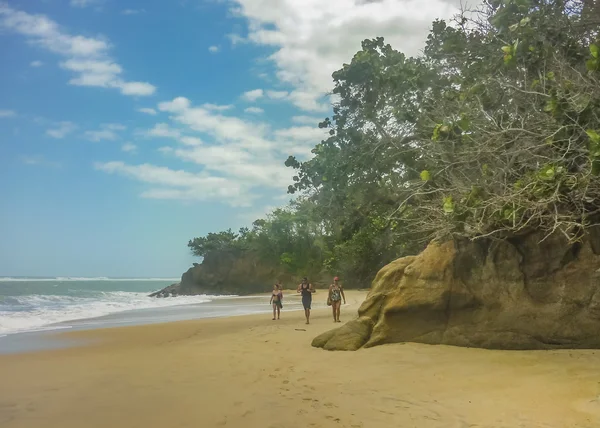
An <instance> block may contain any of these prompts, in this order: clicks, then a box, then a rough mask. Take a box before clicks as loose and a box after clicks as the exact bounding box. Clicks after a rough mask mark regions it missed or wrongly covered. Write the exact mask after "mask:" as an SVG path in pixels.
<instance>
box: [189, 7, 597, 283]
mask: <svg viewBox="0 0 600 428" xmlns="http://www.w3.org/2000/svg"><path fill="white" fill-rule="evenodd" d="M599 29H600V1H599V0H573V1H568V0H488V1H485V2H484V3H483V5H482V6H480V7H479V8H478V9H477V10H464V11H463V12H462V13H461V14H459V15H458V16H457V17H456V18H455V19H454V20H453V21H452V22H445V21H435V22H433V24H432V26H431V30H430V33H429V36H428V37H427V41H426V44H425V48H424V50H423V53H422V55H420V56H418V57H407V56H406V55H404V54H403V53H402V52H399V51H397V50H395V49H394V48H393V47H392V46H390V45H389V44H386V42H385V40H384V39H383V38H381V37H378V38H374V39H369V40H365V41H363V43H362V49H361V50H360V51H358V52H357V53H356V54H355V55H354V57H353V58H352V60H351V61H350V62H349V63H348V64H344V65H343V66H342V67H341V68H340V69H339V70H338V71H336V72H334V73H333V81H334V87H333V90H332V95H333V98H334V99H335V100H336V102H335V104H334V105H333V114H332V115H331V117H328V118H325V119H324V120H323V121H322V122H321V123H320V124H319V127H321V128H324V129H327V130H329V137H328V138H327V139H326V140H324V141H321V142H318V144H316V146H315V148H314V149H313V150H312V153H313V157H312V158H311V159H309V160H307V161H304V162H301V161H298V160H297V159H296V158H295V157H293V156H290V157H289V158H288V159H287V160H285V164H286V166H288V167H290V168H292V169H294V171H295V176H294V177H293V182H292V183H290V185H289V187H288V193H290V194H291V195H293V197H294V198H295V199H294V200H293V201H292V202H290V204H289V205H288V206H286V207H284V208H280V209H276V210H274V211H273V212H272V213H270V214H269V215H267V216H266V218H264V219H258V220H256V221H255V222H254V223H253V224H252V227H251V228H242V229H240V230H239V231H238V232H233V231H231V230H227V231H223V232H219V233H209V234H208V235H206V236H203V237H198V238H194V239H192V240H190V241H189V243H188V246H189V248H190V250H191V251H192V253H193V254H194V255H196V256H199V257H204V258H206V257H207V256H210V257H213V258H215V257H217V258H218V255H219V254H221V253H227V254H230V255H231V254H234V255H236V256H238V257H243V256H244V254H249V253H251V254H253V257H257V258H258V260H260V261H261V263H265V264H266V265H269V266H276V267H277V269H279V270H281V271H282V272H286V273H288V274H289V275H291V276H304V275H310V276H319V275H321V274H324V273H335V274H337V275H340V276H342V278H343V279H344V283H345V285H346V286H349V287H353V286H354V287H359V286H368V284H369V283H370V282H371V280H372V279H373V278H374V276H375V274H376V273H377V271H379V269H380V268H381V267H382V266H384V265H385V264H387V263H389V262H390V261H392V260H394V259H397V258H399V257H402V256H406V255H410V254H416V253H418V252H420V251H421V250H423V248H425V246H426V245H427V243H428V242H430V241H432V240H434V239H438V240H447V239H467V240H471V241H477V240H480V239H499V240H506V239H508V240H510V239H513V238H515V237H518V236H523V235H526V234H530V233H532V232H535V233H536V234H539V236H540V239H542V240H543V239H544V238H545V237H548V236H550V235H553V234H556V233H559V234H562V235H563V236H564V238H565V239H566V240H567V241H568V242H569V243H575V242H578V241H580V240H581V239H582V237H583V236H584V235H585V234H586V231H587V230H588V229H589V228H590V227H593V226H594V225H596V224H598V216H599V214H600V177H599V174H600V38H599Z"/></svg>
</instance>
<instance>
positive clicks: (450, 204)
mask: <svg viewBox="0 0 600 428" xmlns="http://www.w3.org/2000/svg"><path fill="white" fill-rule="evenodd" d="M442 208H443V210H444V213H446V214H452V213H454V201H453V199H452V196H447V197H445V198H444V203H443V205H442Z"/></svg>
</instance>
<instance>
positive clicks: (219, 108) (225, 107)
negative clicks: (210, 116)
mask: <svg viewBox="0 0 600 428" xmlns="http://www.w3.org/2000/svg"><path fill="white" fill-rule="evenodd" d="M202 107H204V108H205V109H207V110H215V111H225V110H231V109H232V108H233V105H232V104H226V105H219V104H211V103H205V104H202Z"/></svg>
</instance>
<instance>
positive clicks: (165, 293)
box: [150, 283, 179, 297]
mask: <svg viewBox="0 0 600 428" xmlns="http://www.w3.org/2000/svg"><path fill="white" fill-rule="evenodd" d="M178 287H179V283H176V284H171V285H169V286H168V287H165V288H163V289H162V290H158V291H155V292H154V293H152V294H150V297H169V296H175V295H177V288H178Z"/></svg>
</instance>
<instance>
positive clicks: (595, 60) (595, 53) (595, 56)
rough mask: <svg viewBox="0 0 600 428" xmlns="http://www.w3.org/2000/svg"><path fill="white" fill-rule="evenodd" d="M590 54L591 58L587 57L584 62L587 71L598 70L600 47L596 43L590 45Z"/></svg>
mask: <svg viewBox="0 0 600 428" xmlns="http://www.w3.org/2000/svg"><path fill="white" fill-rule="evenodd" d="M590 55H591V56H592V58H590V59H588V60H587V61H586V63H585V65H586V68H587V69H588V70H589V71H598V70H600V47H598V45H596V44H591V45H590Z"/></svg>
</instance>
